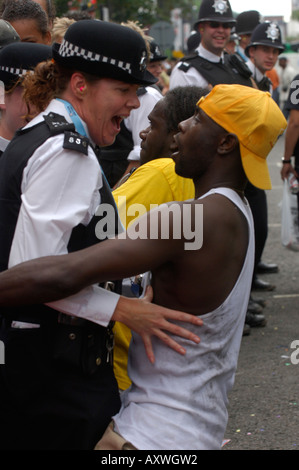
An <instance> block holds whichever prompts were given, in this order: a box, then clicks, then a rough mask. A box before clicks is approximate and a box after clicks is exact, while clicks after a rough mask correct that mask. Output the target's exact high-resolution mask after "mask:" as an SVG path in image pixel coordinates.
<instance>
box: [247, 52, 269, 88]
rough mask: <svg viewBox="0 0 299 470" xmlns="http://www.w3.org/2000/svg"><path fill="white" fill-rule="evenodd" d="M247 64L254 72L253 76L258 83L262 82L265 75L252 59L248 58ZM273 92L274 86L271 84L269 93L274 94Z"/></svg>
mask: <svg viewBox="0 0 299 470" xmlns="http://www.w3.org/2000/svg"><path fill="white" fill-rule="evenodd" d="M246 65H247V67H248V68H249V70H250V71H251V72H252V78H253V80H254V81H255V82H256V83H258V82H260V81H261V80H262V79H263V78H264V77H265V75H264V74H263V73H262V72H261V71H260V70H259V69H258V68H257V67H256V66H255V65H254V63H253V62H252V60H248V61H247V62H246ZM272 92H273V86H272V85H271V86H270V90H269V93H271V94H272Z"/></svg>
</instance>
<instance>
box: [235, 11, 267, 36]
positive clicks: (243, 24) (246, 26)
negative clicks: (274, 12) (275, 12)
mask: <svg viewBox="0 0 299 470" xmlns="http://www.w3.org/2000/svg"><path fill="white" fill-rule="evenodd" d="M261 18H262V17H261V15H260V13H259V12H258V11H257V10H248V11H243V12H242V13H240V14H239V15H238V16H237V23H236V33H237V34H251V33H252V31H253V30H254V28H256V26H258V25H259V24H260V23H261Z"/></svg>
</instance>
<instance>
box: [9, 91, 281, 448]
mask: <svg viewBox="0 0 299 470" xmlns="http://www.w3.org/2000/svg"><path fill="white" fill-rule="evenodd" d="M286 125H287V122H286V120H285V118H284V116H283V114H282V113H281V111H280V109H279V107H278V106H277V105H276V103H275V102H274V101H273V100H272V98H271V96H270V94H268V93H265V92H261V91H259V90H256V89H253V88H249V87H245V86H242V85H217V86H215V87H214V88H213V90H212V91H211V92H210V93H209V94H208V95H207V96H206V97H204V98H202V99H201V100H200V101H199V102H198V109H197V111H196V112H195V114H194V116H193V117H191V118H190V119H188V120H187V121H184V122H182V123H181V124H180V125H179V133H178V134H177V135H176V136H175V142H176V144H175V146H174V148H173V159H174V161H175V167H176V172H177V173H178V174H179V175H181V176H184V177H187V178H193V181H194V184H195V199H194V200H192V201H185V202H172V203H169V204H165V205H162V206H160V207H159V208H157V209H155V210H154V211H150V212H149V213H147V214H145V215H144V216H142V217H140V218H139V219H138V220H137V221H136V223H134V224H133V225H132V226H131V227H129V229H128V231H127V232H126V235H125V236H124V234H122V235H121V236H119V237H118V238H116V239H113V240H108V241H107V242H103V243H100V244H98V245H95V246H92V247H90V248H88V249H86V250H84V251H83V252H82V251H81V252H80V251H79V252H75V253H72V254H69V255H66V256H59V257H52V258H46V259H38V260H33V261H30V262H28V263H25V264H23V266H21V267H16V268H13V269H14V270H15V271H14V273H15V275H14V276H12V275H9V271H8V272H6V273H1V275H0V306H1V305H2V304H3V303H4V304H7V303H8V304H9V302H10V297H9V292H11V291H12V290H13V289H12V288H14V299H13V300H11V302H12V301H14V302H16V299H20V298H21V299H22V296H23V298H24V297H25V295H26V296H27V298H28V295H29V296H30V298H31V299H32V300H33V301H38V302H40V301H41V299H43V298H45V299H47V301H50V300H55V299H57V298H59V297H65V296H66V295H71V294H73V293H74V292H75V291H77V290H78V289H81V288H83V287H85V286H86V285H89V284H92V283H95V282H102V281H104V280H106V279H118V278H120V277H129V276H131V275H134V274H136V273H142V272H145V271H149V270H151V272H152V281H151V284H152V287H153V292H154V299H153V300H154V302H155V303H157V304H159V305H162V306H164V307H166V308H169V309H175V310H179V311H182V312H188V313H189V314H191V315H195V316H196V317H200V318H201V319H202V321H203V326H198V325H195V324H194V325H190V324H188V326H187V325H185V324H184V323H183V324H182V323H181V322H178V321H177V320H176V321H174V322H173V330H172V333H173V336H172V337H170V336H167V335H166V334H165V335H164V334H163V332H162V331H161V332H160V333H159V334H158V335H157V337H158V338H159V339H162V342H161V341H159V339H157V337H154V338H152V334H153V331H154V326H153V328H152V330H148V332H147V333H144V332H143V331H142V332H140V336H139V335H138V334H135V333H134V334H133V341H132V343H131V347H130V357H129V375H130V378H131V380H132V386H131V387H130V388H129V389H128V390H127V391H126V392H125V393H124V395H122V407H121V409H120V411H119V413H118V414H117V415H116V416H114V417H113V421H112V422H111V425H110V426H109V428H108V429H107V431H106V433H105V434H104V436H103V438H102V439H101V440H100V441H99V443H98V444H97V446H96V449H98V450H116V449H117V450H128V449H132V450H133V449H139V450H141V449H146V450H148V449H150V450H158V449H163V450H165V449H175V450H183V449H189V450H190V449H192V450H199V449H207V450H214V449H220V447H221V443H222V439H223V436H224V432H225V428H226V424H227V409H226V408H227V395H228V392H229V390H230V389H231V387H232V385H233V382H234V375H235V371H236V367H237V360H238V354H239V348H240V343H241V337H242V331H243V326H244V320H245V315H246V310H247V305H248V299H249V295H250V289H251V279H252V272H253V264H254V235H253V222H252V217H251V212H250V208H249V206H248V204H247V201H246V199H245V198H244V195H243V190H244V187H245V184H246V181H247V179H248V180H249V181H250V182H251V183H252V184H254V185H256V186H257V187H259V188H262V189H270V188H271V181H270V176H269V171H268V167H267V163H266V158H267V155H268V154H269V152H270V150H271V149H272V148H273V146H274V145H275V143H276V141H277V138H278V137H279V135H281V134H282V133H283V131H284V129H285V128H286ZM166 229H167V230H166ZM219 266H221V269H219ZM14 277H15V278H16V279H20V278H21V279H22V283H20V284H21V285H18V283H17V282H15V281H14V279H13V278H14ZM64 279H67V282H66V283H64ZM37 286H38V289H37ZM54 287H55V289H56V291H55V289H54ZM147 295H148V296H149V298H150V294H147ZM53 297H54V298H53ZM147 298H148V297H147ZM22 300H23V299H22ZM17 301H18V300H17ZM120 302H121V299H120ZM23 303H24V302H23ZM120 306H121V304H120ZM132 317H136V312H135V313H134V312H132ZM117 320H119V321H124V322H125V323H126V324H127V325H128V326H129V327H130V320H129V318H128V316H127V312H123V314H122V313H121V308H119V316H118V318H117ZM133 320H134V318H132V322H133ZM141 321H142V319H141ZM135 322H136V320H135ZM184 326H187V328H188V329H189V330H190V329H191V330H192V331H193V333H195V334H196V335H199V336H200V337H201V341H200V343H199V344H195V343H193V342H192V341H190V340H189V339H182V338H179V339H178V335H179V334H180V332H181V328H182V327H184ZM135 331H137V330H135ZM137 333H139V332H138V331H137ZM163 341H165V344H163ZM172 342H179V343H180V345H181V347H182V354H181V355H180V354H177V352H178V350H177V349H176V351H175V350H171V348H169V347H168V346H169V345H171V344H172ZM144 346H145V347H144ZM148 359H149V360H148Z"/></svg>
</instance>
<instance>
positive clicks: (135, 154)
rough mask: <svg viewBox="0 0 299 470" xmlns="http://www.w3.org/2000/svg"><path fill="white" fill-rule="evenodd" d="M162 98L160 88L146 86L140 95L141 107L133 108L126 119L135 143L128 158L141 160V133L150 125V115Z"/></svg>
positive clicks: (125, 122)
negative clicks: (144, 91)
mask: <svg viewBox="0 0 299 470" xmlns="http://www.w3.org/2000/svg"><path fill="white" fill-rule="evenodd" d="M161 98H163V96H162V94H161V93H160V92H159V90H157V89H156V88H154V87H152V86H148V87H146V93H144V94H143V95H141V96H139V101H140V106H139V108H137V109H133V110H132V111H131V113H130V116H129V117H127V118H126V119H125V120H124V124H125V126H126V128H127V129H128V130H129V131H130V132H131V133H132V139H133V143H134V148H133V150H131V152H130V153H129V155H128V157H127V159H128V160H140V143H141V138H140V136H139V133H140V132H141V131H143V130H144V129H146V128H147V127H148V126H149V120H148V115H149V114H150V113H151V111H152V109H153V108H154V107H155V105H156V103H157V102H158V101H159V100H160V99H161Z"/></svg>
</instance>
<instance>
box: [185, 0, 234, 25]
mask: <svg viewBox="0 0 299 470" xmlns="http://www.w3.org/2000/svg"><path fill="white" fill-rule="evenodd" d="M202 21H219V22H221V23H232V25H233V24H235V23H236V20H235V18H234V16H233V12H232V9H231V6H230V3H229V1H228V0H203V2H202V4H201V5H200V8H199V14H198V20H197V22H196V23H195V24H194V29H197V26H198V24H199V23H201V22H202Z"/></svg>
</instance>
